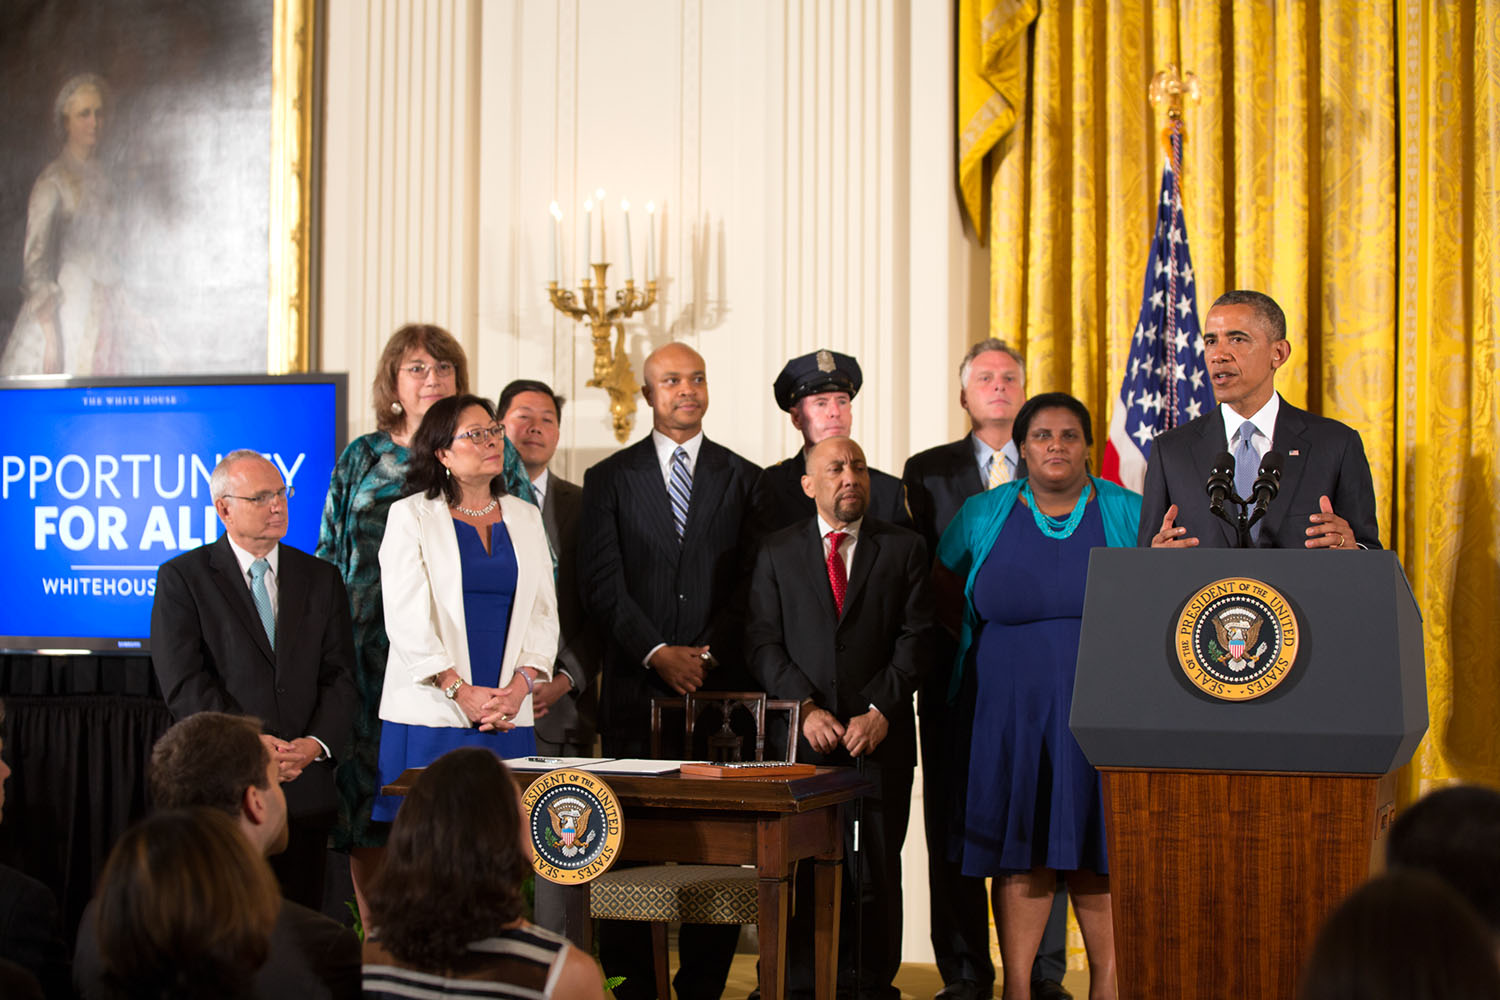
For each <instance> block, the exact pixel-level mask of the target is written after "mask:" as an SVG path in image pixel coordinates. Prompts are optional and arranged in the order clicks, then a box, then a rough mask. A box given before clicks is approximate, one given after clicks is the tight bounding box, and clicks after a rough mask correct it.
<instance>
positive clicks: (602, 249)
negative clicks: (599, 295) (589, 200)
mask: <svg viewBox="0 0 1500 1000" xmlns="http://www.w3.org/2000/svg"><path fill="white" fill-rule="evenodd" d="M594 201H596V202H598V204H599V263H601V264H605V263H608V262H609V249H608V247H607V246H606V245H605V243H604V189H603V188H599V189H598V190H597V191H595V192H594Z"/></svg>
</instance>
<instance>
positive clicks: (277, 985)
mask: <svg viewBox="0 0 1500 1000" xmlns="http://www.w3.org/2000/svg"><path fill="white" fill-rule="evenodd" d="M96 906H97V901H96V900H92V899H91V900H89V905H88V906H87V907H85V908H84V911H83V919H82V920H81V921H80V922H79V924H78V943H77V944H76V945H75V946H74V949H73V985H74V987H75V988H76V989H77V990H78V995H79V996H81V997H83V1000H97V998H102V997H106V996H112V995H113V994H110V993H107V992H105V986H104V966H103V964H102V963H101V962H100V961H99V937H98V932H97V928H96V927H95V920H96V918H95V916H94V913H95V910H96ZM360 974H361V969H360V950H359V938H357V937H355V936H354V932H353V931H351V930H349V928H347V927H344V926H343V925H341V924H338V923H335V922H334V921H332V920H329V919H328V918H327V917H325V916H323V914H321V913H318V912H316V911H314V910H309V909H308V908H307V907H305V906H300V905H298V904H297V903H293V902H292V901H291V900H289V899H283V900H282V901H281V912H280V914H278V915H277V917H276V926H275V927H274V928H272V929H271V954H270V955H269V956H267V958H266V964H264V965H262V966H261V967H260V969H259V970H257V971H256V973H255V990H254V995H255V996H256V997H257V998H259V1000H304V998H306V1000H355V998H357V997H358V996H359V995H360V988H361V984H360Z"/></svg>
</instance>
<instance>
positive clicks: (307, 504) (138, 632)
mask: <svg viewBox="0 0 1500 1000" xmlns="http://www.w3.org/2000/svg"><path fill="white" fill-rule="evenodd" d="M346 391H347V376H346V375H344V374H342V373H337V374H314V375H243V376H235V375H230V376H219V375H213V376H198V377H192V376H186V377H179V376H170V377H167V376H163V377H156V378H151V377H142V378H87V379H84V378H77V379H69V378H56V379H51V378H24V379H0V428H4V433H3V435H0V552H4V553H5V555H6V562H7V564H8V565H7V567H6V570H5V572H4V574H3V575H0V579H3V580H4V581H5V583H4V587H3V589H4V591H5V593H4V597H3V599H0V650H3V651H5V652H29V653H65V652H92V653H103V652H109V653H148V652H149V651H150V643H149V639H150V633H151V602H152V599H153V597H154V595H155V593H156V570H157V567H158V566H160V565H161V564H162V563H164V562H166V561H167V560H168V559H171V558H172V557H173V556H176V555H179V554H181V553H183V552H185V551H187V550H189V549H192V548H196V547H197V546H199V545H203V544H204V543H206V542H211V541H213V540H214V539H216V538H217V537H218V536H219V533H220V532H221V530H222V525H221V524H220V523H219V519H218V517H217V515H215V513H214V503H213V498H212V496H211V495H210V492H209V475H210V473H212V471H213V468H214V465H215V464H217V462H218V460H219V459H220V458H221V457H222V456H224V455H226V454H228V453H229V452H231V451H234V450H236V449H238V448H250V449H253V450H255V451H258V452H261V453H262V454H264V455H265V456H266V457H267V458H269V459H270V460H271V461H272V462H274V463H275V464H276V466H277V467H278V468H279V469H280V470H281V473H282V476H283V477H284V478H285V480H286V482H287V484H288V485H290V486H291V487H293V489H294V491H295V496H294V497H293V498H292V500H291V501H290V503H289V504H288V513H289V516H288V521H289V528H288V531H287V535H286V542H287V543H288V544H290V545H294V546H296V547H297V548H300V549H304V550H306V551H308V552H311V551H313V550H314V549H315V548H316V547H317V544H318V526H319V523H320V522H321V520H322V515H323V501H324V498H325V497H326V496H327V493H328V477H329V474H330V473H331V472H332V471H333V465H334V462H335V461H337V459H338V456H339V452H340V451H341V450H342V448H343V446H344V441H345V428H346V418H345V396H346Z"/></svg>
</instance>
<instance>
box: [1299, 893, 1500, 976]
mask: <svg viewBox="0 0 1500 1000" xmlns="http://www.w3.org/2000/svg"><path fill="white" fill-rule="evenodd" d="M1298 996H1299V997H1300V998H1301V1000H1428V998H1431V997H1443V998H1445V1000H1500V964H1497V963H1496V961H1495V951H1494V944H1493V942H1492V940H1491V938H1490V935H1489V934H1488V933H1487V932H1486V930H1485V927H1484V924H1483V923H1481V922H1480V920H1479V918H1478V917H1477V916H1476V915H1475V914H1474V911H1473V910H1472V909H1471V908H1470V907H1469V905H1468V904H1467V903H1465V902H1464V901H1463V899H1462V897H1460V896H1459V895H1458V894H1457V893H1456V892H1454V891H1453V890H1452V889H1450V888H1448V886H1446V885H1444V884H1443V883H1442V881H1440V880H1439V879H1438V878H1436V877H1435V876H1432V875H1428V874H1427V873H1425V872H1414V871H1395V872H1390V873H1388V874H1385V875H1382V876H1380V877H1379V878H1375V879H1372V880H1371V881H1369V882H1366V883H1365V884H1364V885H1362V886H1360V887H1359V888H1358V889H1356V890H1355V891H1354V892H1353V893H1352V894H1350V896H1349V898H1348V899H1346V900H1344V902H1343V903H1341V904H1340V905H1339V907H1338V909H1336V910H1334V911H1333V913H1332V914H1331V915H1330V916H1329V917H1328V920H1327V921H1326V922H1325V923H1324V924H1323V928H1322V930H1321V931H1319V932H1318V939H1317V943H1316V944H1315V945H1314V947H1313V954H1312V958H1311V959H1310V960H1309V961H1308V963H1307V968H1306V970H1305V971H1304V972H1303V975H1302V988H1301V990H1300V991H1299V993H1298Z"/></svg>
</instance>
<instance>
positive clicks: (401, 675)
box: [371, 395, 558, 822]
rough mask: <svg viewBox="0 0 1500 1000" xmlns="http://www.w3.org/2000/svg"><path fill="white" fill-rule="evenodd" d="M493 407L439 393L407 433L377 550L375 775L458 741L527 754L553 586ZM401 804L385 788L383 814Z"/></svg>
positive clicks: (545, 660) (545, 663) (543, 544)
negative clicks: (385, 641)
mask: <svg viewBox="0 0 1500 1000" xmlns="http://www.w3.org/2000/svg"><path fill="white" fill-rule="evenodd" d="M504 465H505V439H504V431H503V430H502V428H501V427H500V425H499V424H498V423H496V421H495V411H494V408H493V407H492V406H491V404H490V402H489V401H488V400H486V399H483V398H482V397H479V396H472V395H462V396H453V397H450V398H448V399H443V400H439V401H438V402H437V403H434V404H433V405H432V407H431V408H430V409H429V410H428V411H427V413H426V415H425V416H424V417H423V418H422V423H421V425H420V426H419V427H418V428H417V431H416V433H415V434H413V435H412V440H411V462H410V466H409V469H408V472H407V479H406V486H407V490H408V492H410V493H411V495H410V496H408V497H406V498H405V499H403V500H398V501H396V502H395V503H394V504H392V505H391V512H390V517H389V519H388V520H387V522H386V528H385V540H384V541H383V542H382V543H381V546H380V576H381V593H382V600H383V603H384V606H385V630H386V634H387V635H389V636H390V640H391V649H390V656H389V659H388V660H387V663H386V671H385V687H384V690H383V692H382V694H381V699H380V718H381V735H380V784H381V785H386V784H389V783H390V782H391V781H393V780H394V779H395V778H397V777H398V776H399V775H400V774H401V772H402V771H404V770H405V769H407V768H409V767H423V766H426V765H427V764H430V763H432V762H433V761H434V760H436V759H437V758H438V757H440V756H442V755H443V754H444V753H446V752H447V751H449V750H452V749H454V748H455V747H460V746H482V747H486V748H488V749H490V750H493V751H494V752H495V753H497V754H498V755H500V756H501V757H522V756H526V755H528V754H531V753H535V752H536V738H535V736H534V734H533V729H532V724H533V716H532V705H531V691H532V689H533V688H534V687H535V685H536V683H537V682H538V681H545V680H548V679H550V678H551V676H552V660H553V657H554V656H555V655H556V652H557V633H558V627H557V593H556V590H555V587H554V583H553V572H552V554H551V550H550V549H549V548H548V545H547V533H546V530H545V529H544V528H543V526H542V515H541V512H540V511H539V510H538V509H537V508H536V506H535V505H533V504H530V503H527V502H526V501H524V500H518V499H516V498H515V497H512V496H505V495H501V494H502V493H503V492H504V488H503V485H502V482H503V478H502V473H503V471H504ZM399 805H400V800H399V799H397V798H395V797H393V796H382V797H381V798H380V799H378V800H377V801H376V803H375V808H374V811H373V812H372V813H371V816H372V818H374V819H376V820H381V821H386V822H389V821H390V820H392V819H394V818H395V815H396V809H397V807H398V806H399Z"/></svg>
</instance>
